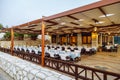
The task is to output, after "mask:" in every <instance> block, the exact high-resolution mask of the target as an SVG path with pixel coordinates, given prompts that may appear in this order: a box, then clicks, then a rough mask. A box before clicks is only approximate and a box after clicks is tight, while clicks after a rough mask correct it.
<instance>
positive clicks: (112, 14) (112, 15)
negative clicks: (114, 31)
mask: <svg viewBox="0 0 120 80" xmlns="http://www.w3.org/2000/svg"><path fill="white" fill-rule="evenodd" d="M113 15H115V14H106V15H101V16H99V17H100V18H102V17H106V16H113Z"/></svg>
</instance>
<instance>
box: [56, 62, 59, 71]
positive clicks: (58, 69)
mask: <svg viewBox="0 0 120 80" xmlns="http://www.w3.org/2000/svg"><path fill="white" fill-rule="evenodd" d="M56 63H57V67H56V68H57V70H59V62H56Z"/></svg>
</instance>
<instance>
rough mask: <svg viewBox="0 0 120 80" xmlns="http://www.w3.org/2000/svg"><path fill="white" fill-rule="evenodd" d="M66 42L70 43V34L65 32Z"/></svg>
mask: <svg viewBox="0 0 120 80" xmlns="http://www.w3.org/2000/svg"><path fill="white" fill-rule="evenodd" d="M67 44H68V45H70V35H69V34H67Z"/></svg>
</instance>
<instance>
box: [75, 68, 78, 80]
mask: <svg viewBox="0 0 120 80" xmlns="http://www.w3.org/2000/svg"><path fill="white" fill-rule="evenodd" d="M75 80H78V66H75Z"/></svg>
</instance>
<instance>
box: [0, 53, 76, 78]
mask: <svg viewBox="0 0 120 80" xmlns="http://www.w3.org/2000/svg"><path fill="white" fill-rule="evenodd" d="M0 68H1V69H3V70H4V71H5V72H6V73H8V75H10V76H11V77H12V78H13V79H14V80H75V79H72V78H70V77H68V76H65V75H62V74H60V73H57V72H55V71H52V70H49V69H46V68H43V67H41V66H38V65H36V64H33V63H30V62H28V61H25V60H22V59H20V58H18V57H15V56H11V55H9V54H6V53H3V52H0Z"/></svg>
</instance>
